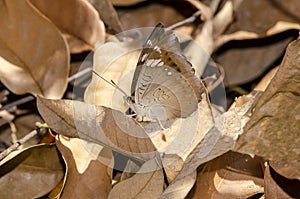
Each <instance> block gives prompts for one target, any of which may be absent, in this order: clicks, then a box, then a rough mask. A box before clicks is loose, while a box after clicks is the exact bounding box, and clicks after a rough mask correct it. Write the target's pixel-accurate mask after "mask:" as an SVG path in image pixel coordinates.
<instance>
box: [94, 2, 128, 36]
mask: <svg viewBox="0 0 300 199" xmlns="http://www.w3.org/2000/svg"><path fill="white" fill-rule="evenodd" d="M88 1H89V2H90V3H91V4H93V6H94V7H95V8H96V10H97V11H98V13H99V16H100V17H101V18H102V19H103V21H104V23H105V24H107V25H108V26H109V27H110V28H111V29H113V30H114V31H115V33H119V32H122V29H123V28H122V25H121V22H120V19H119V17H118V14H117V12H116V10H115V8H114V7H113V5H112V3H111V2H110V1H109V0H88Z"/></svg>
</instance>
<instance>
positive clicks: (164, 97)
mask: <svg viewBox="0 0 300 199" xmlns="http://www.w3.org/2000/svg"><path fill="white" fill-rule="evenodd" d="M203 92H204V84H203V83H202V80H201V79H200V78H198V77H197V76H196V75H195V71H194V69H193V68H192V65H191V63H190V62H188V61H187V59H186V57H185V56H184V55H183V54H182V52H181V49H180V44H179V41H178V39H177V37H176V36H175V34H174V33H173V32H172V31H171V30H165V29H164V26H163V25H162V24H161V23H159V24H158V25H157V26H156V27H155V28H154V30H153V31H152V33H151V34H150V36H149V38H148V39H147V40H146V42H145V44H144V46H143V50H142V52H141V54H140V56H139V59H138V63H137V66H136V69H135V73H134V77H133V81H132V85H131V96H128V97H126V101H127V103H128V104H129V107H130V108H131V109H132V110H133V111H134V112H135V113H136V114H137V115H139V116H145V117H148V118H152V119H156V120H158V121H159V122H160V125H161V121H166V120H169V119H174V118H180V117H181V118H185V117H188V116H189V115H190V114H191V113H193V112H194V111H195V110H196V109H197V104H198V102H199V101H200V100H201V94H202V93H203ZM161 126H162V125H161Z"/></svg>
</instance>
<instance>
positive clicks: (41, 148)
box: [0, 0, 300, 199]
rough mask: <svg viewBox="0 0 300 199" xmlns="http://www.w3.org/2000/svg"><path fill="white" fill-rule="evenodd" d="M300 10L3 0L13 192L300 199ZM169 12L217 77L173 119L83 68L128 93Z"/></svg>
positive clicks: (189, 47) (3, 164) (0, 126)
mask: <svg viewBox="0 0 300 199" xmlns="http://www.w3.org/2000/svg"><path fill="white" fill-rule="evenodd" d="M298 10H300V3H299V1H296V0H287V1H278V0H261V1H250V0H222V1H220V0H204V1H200V0H187V1H141V0H122V1H119V0H88V1H86V0H72V1H71V0H64V1H59V0H52V1H41V0H0V16H1V17H0V27H1V31H0V81H1V83H0V150H1V152H3V153H1V156H0V157H1V158H2V159H1V161H0V168H1V169H0V182H1V188H0V189H1V191H0V198H111V199H114V198H170V199H171V198H172V199H173V198H195V199H196V198H299V197H300V190H299V188H298V187H299V186H300V169H299V168H300V167H299V166H300V122H299V120H300V103H299V101H300V93H299V90H300V72H299V71H300V53H299V52H300V39H299V38H298V39H297V37H298V36H299V30H300V23H299V21H300V20H299V19H300V16H299V12H298ZM198 11H200V16H198V15H197V17H196V18H193V20H191V19H192V17H190V16H192V15H193V14H194V13H197V12H198ZM198 13H199V12H198ZM194 16H196V15H194ZM186 19H189V20H190V22H187V21H186ZM158 22H162V23H163V24H164V25H165V27H166V28H168V27H172V29H173V31H174V32H175V34H176V35H177V37H178V38H179V41H180V44H181V48H182V53H183V54H184V56H186V57H187V59H188V60H189V61H190V62H191V63H192V65H193V67H194V69H195V74H196V75H197V76H198V77H199V78H200V77H203V78H204V80H205V81H206V84H207V88H208V91H205V92H204V93H203V94H202V96H201V97H202V100H201V101H200V102H199V103H198V107H197V110H196V111H195V112H194V113H192V114H191V115H190V116H189V117H187V118H176V119H173V120H172V121H167V123H166V124H167V125H168V127H169V128H168V129H165V130H162V129H161V128H160V127H158V126H159V125H158V124H157V123H156V122H152V121H146V120H142V121H139V120H137V119H134V118H133V117H131V116H128V115H126V114H125V112H126V111H127V110H128V105H127V104H126V103H125V102H124V99H123V95H122V93H121V92H119V91H118V90H116V89H115V87H113V86H112V85H110V84H109V83H107V82H105V81H103V79H101V78H99V77H98V76H96V75H91V73H89V74H88V75H87V74H83V71H87V72H90V71H91V68H93V70H95V71H96V72H97V73H99V74H101V75H102V77H103V78H105V79H107V80H108V81H110V80H113V83H111V84H116V85H118V86H119V87H120V88H121V89H122V90H124V92H126V93H128V94H129V93H130V87H131V82H132V78H133V73H134V70H135V67H136V63H137V60H138V57H139V55H140V52H141V47H142V45H143V42H144V40H145V38H147V37H148V35H149V34H150V32H151V31H152V30H153V26H155V25H156V24H157V23H158ZM174 24H175V25H174ZM143 27H146V28H143ZM92 65H93V67H92ZM74 71H79V72H78V73H76V72H74ZM71 74H72V75H73V74H75V76H72V75H71ZM260 80H261V81H260ZM222 81H223V82H222ZM225 92H226V93H225ZM233 92H234V93H235V95H234V96H232V93H233ZM226 94H227V96H225V95H226ZM243 94H246V95H243ZM235 97H237V98H235ZM33 99H34V101H32V100H33ZM76 99H82V101H79V100H76ZM226 100H227V102H228V103H227V104H228V105H229V108H227V107H226ZM44 122H45V123H44ZM32 131H34V132H36V133H35V134H34V136H33V137H28V138H27V137H26V136H28V135H29V132H32ZM29 139H30V140H29ZM20 140H22V142H20ZM24 140H25V141H26V142H25V143H24V144H23V141H24ZM11 146H17V147H16V148H18V150H15V148H12V147H11ZM3 154H5V155H3ZM6 154H8V155H6Z"/></svg>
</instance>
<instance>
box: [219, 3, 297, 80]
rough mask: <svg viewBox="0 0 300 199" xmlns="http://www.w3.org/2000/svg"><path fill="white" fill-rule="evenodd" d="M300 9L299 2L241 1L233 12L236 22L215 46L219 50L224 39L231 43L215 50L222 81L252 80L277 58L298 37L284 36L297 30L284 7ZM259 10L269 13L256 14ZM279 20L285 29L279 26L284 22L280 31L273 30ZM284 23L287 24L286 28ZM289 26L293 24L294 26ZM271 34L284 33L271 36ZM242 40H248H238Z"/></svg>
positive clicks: (295, 22) (291, 34)
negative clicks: (223, 74) (291, 29)
mask: <svg viewBox="0 0 300 199" xmlns="http://www.w3.org/2000/svg"><path fill="white" fill-rule="evenodd" d="M290 5H293V6H290ZM281 6H282V7H281ZM299 6H300V4H299V2H295V1H294V0H288V1H285V2H281V3H280V2H279V1H257V2H256V1H242V2H241V3H240V5H239V7H238V8H236V9H235V21H234V22H233V23H232V24H231V25H230V26H229V27H228V29H227V30H226V32H225V33H224V35H223V36H221V37H220V38H218V39H217V40H218V43H217V44H216V47H220V46H221V45H222V43H223V44H224V42H225V40H227V41H229V39H232V40H233V41H231V42H229V43H227V44H225V46H222V47H221V49H219V51H217V61H218V62H219V63H220V64H221V65H222V66H223V67H224V71H225V74H226V76H225V79H224V84H225V85H226V86H233V85H237V84H244V83H247V82H249V81H252V80H253V79H255V78H257V77H259V76H260V75H261V74H262V73H263V72H265V71H266V70H267V69H268V67H270V66H271V65H272V64H273V63H274V62H275V61H277V60H278V58H280V56H281V55H282V54H283V52H284V50H285V48H286V46H287V44H288V43H289V42H290V41H291V40H292V39H293V38H295V36H297V35H296V34H298V33H296V32H295V34H293V33H290V34H284V33H283V31H286V30H289V28H296V27H295V24H297V23H298V21H297V20H295V18H294V17H292V16H293V14H291V13H288V12H287V10H285V11H283V7H288V8H290V7H294V8H295V9H298V8H299ZM258 10H268V12H263V11H259V12H258ZM289 10H293V9H289ZM279 21H282V22H284V23H285V27H283V26H282V24H283V23H281V28H279V27H278V25H277V26H276V27H275V25H276V24H278V22H279ZM287 23H289V24H290V25H289V28H288V27H287ZM291 24H294V25H293V26H294V27H292V26H291ZM280 29H281V31H280ZM241 33H243V34H241ZM245 33H246V34H245ZM271 33H273V34H278V33H283V34H278V35H271ZM268 36H270V37H268ZM234 37H236V38H234ZM245 37H248V38H246V40H241V39H244V38H245ZM255 38H258V39H255ZM249 39H250V40H249ZM222 40H223V41H222ZM234 40H236V41H234ZM215 50H217V49H215ZM253 57H255V59H253ZM237 58H238V59H237Z"/></svg>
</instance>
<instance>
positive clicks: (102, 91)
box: [84, 41, 140, 112]
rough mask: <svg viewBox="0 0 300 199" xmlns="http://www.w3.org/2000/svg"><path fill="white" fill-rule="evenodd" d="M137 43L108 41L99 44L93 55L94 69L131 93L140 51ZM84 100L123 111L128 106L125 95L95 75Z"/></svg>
mask: <svg viewBox="0 0 300 199" xmlns="http://www.w3.org/2000/svg"><path fill="white" fill-rule="evenodd" d="M134 42H135V41H129V42H107V43H105V44H103V45H100V46H98V47H97V48H96V51H95V54H94V70H95V71H96V72H97V73H98V74H100V75H102V76H103V77H104V78H105V79H107V80H108V81H110V80H113V81H114V82H116V83H117V84H118V85H119V86H120V87H121V89H122V90H124V91H125V92H127V93H128V94H130V86H131V81H132V77H133V73H134V69H135V66H136V63H137V60H138V56H139V53H140V52H139V51H137V47H135V48H134V46H135V45H137V44H134ZM137 43H138V42H137ZM84 100H85V102H88V103H92V104H95V105H101V106H107V107H111V108H114V109H116V110H119V111H122V112H125V111H126V110H127V109H128V106H127V105H126V104H125V103H124V100H123V94H122V93H121V92H119V91H118V90H116V89H115V87H113V86H112V85H110V84H108V83H107V82H105V81H103V80H102V79H101V78H100V77H98V76H97V75H95V74H94V75H93V77H92V81H91V82H90V84H89V86H88V87H87V88H86V91H85V95H84Z"/></svg>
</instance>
